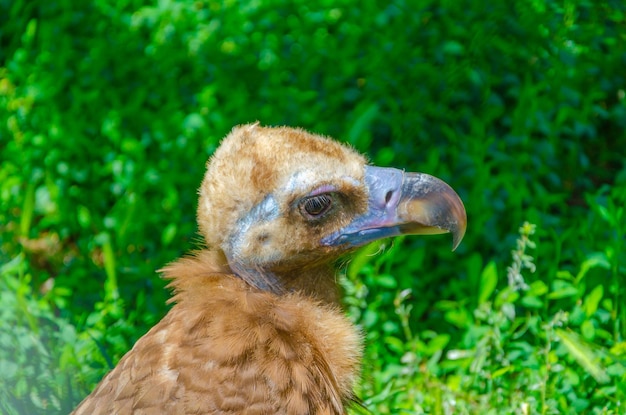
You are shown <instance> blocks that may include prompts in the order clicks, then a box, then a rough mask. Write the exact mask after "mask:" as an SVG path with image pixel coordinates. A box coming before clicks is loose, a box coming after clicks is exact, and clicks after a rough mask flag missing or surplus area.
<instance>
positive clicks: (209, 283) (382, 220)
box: [73, 123, 466, 415]
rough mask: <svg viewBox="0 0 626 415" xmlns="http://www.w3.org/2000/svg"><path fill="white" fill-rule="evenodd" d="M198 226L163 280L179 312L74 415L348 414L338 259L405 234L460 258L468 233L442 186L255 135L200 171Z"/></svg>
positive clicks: (237, 140) (309, 145) (348, 338)
mask: <svg viewBox="0 0 626 415" xmlns="http://www.w3.org/2000/svg"><path fill="white" fill-rule="evenodd" d="M197 220H198V227H199V232H200V234H201V236H202V237H203V239H204V241H203V242H204V245H203V246H205V247H204V248H203V249H200V250H198V251H196V252H193V253H192V254H190V255H189V256H186V257H183V258H182V259H179V260H177V261H175V262H173V263H171V264H169V265H167V266H166V267H165V268H163V269H162V270H161V272H162V273H163V275H164V277H165V278H168V279H169V280H171V283H170V285H169V287H170V288H171V289H172V291H173V297H172V298H171V300H170V301H171V302H172V303H173V304H174V305H173V307H172V308H171V309H170V310H169V312H168V313H167V314H166V316H165V317H164V318H163V319H162V320H161V321H160V322H159V323H157V324H156V325H155V326H154V327H153V328H152V329H151V330H150V331H149V332H148V333H147V334H145V335H144V336H143V337H142V338H140V339H139V340H138V341H137V342H136V343H135V345H134V347H133V348H132V349H131V350H130V351H129V352H128V353H127V354H126V355H125V356H124V357H123V358H122V359H121V360H120V362H119V363H118V365H117V366H116V367H115V368H114V369H113V370H112V371H111V372H109V373H108V374H107V375H106V376H105V377H104V378H103V380H102V381H101V382H100V384H99V385H98V386H97V387H96V389H95V390H94V391H93V392H92V393H91V394H90V395H89V396H87V397H86V398H85V399H84V400H83V401H82V402H81V403H80V404H79V406H78V407H77V408H76V409H75V410H74V412H73V413H74V414H77V415H83V414H85V415H87V414H88V415H93V414H138V415H139V414H146V415H147V414H246V415H268V414H290V415H291V414H293V415H296V414H302V415H304V414H318V415H322V414H325V415H331V414H332V415H339V414H345V413H346V408H347V407H348V406H349V405H350V404H351V403H352V402H353V401H354V400H355V399H356V398H355V397H354V396H353V386H354V384H355V381H356V380H357V378H358V376H359V364H360V359H361V354H362V351H361V335H360V333H359V331H358V329H357V328H356V327H354V325H353V324H351V323H350V321H349V320H348V318H347V317H346V316H345V315H344V314H343V312H342V311H341V307H340V295H339V292H338V288H337V284H336V269H335V265H336V264H337V262H338V261H337V260H338V259H339V258H340V257H342V256H343V255H345V254H346V253H349V252H352V251H354V250H355V249H356V248H358V247H360V246H363V245H365V244H367V243H370V242H372V241H375V240H378V239H381V238H387V237H391V236H395V235H401V234H436V233H444V232H450V233H452V235H453V249H454V248H456V246H457V245H458V244H459V242H460V241H461V239H462V237H463V235H464V233H465V227H466V214H465V208H464V207H463V203H462V202H461V200H460V198H459V196H458V195H457V194H456V193H455V191H454V190H452V188H451V187H450V186H448V185H447V184H446V183H444V182H443V181H441V180H439V179H437V178H435V177H433V176H430V175H427V174H422V173H408V172H404V171H402V170H398V169H394V168H382V167H376V166H372V165H370V164H368V162H367V160H366V159H365V158H364V157H363V156H362V155H360V154H359V153H357V152H356V151H355V150H353V149H351V148H349V147H347V146H345V145H343V144H340V143H338V142H336V141H333V140H332V139H330V138H326V137H322V136H319V135H315V134H312V133H308V132H306V131H304V130H301V129H295V128H289V127H262V126H260V125H259V124H258V123H256V124H249V125H242V126H238V127H235V128H234V129H233V130H232V131H231V132H230V133H229V134H228V135H227V136H226V137H225V138H224V139H223V140H222V142H221V144H220V146H219V147H218V148H217V150H216V151H215V153H214V154H213V156H212V157H211V158H210V159H209V161H208V162H207V165H206V174H205V176H204V179H203V181H202V184H201V187H200V189H199V202H198V210H197Z"/></svg>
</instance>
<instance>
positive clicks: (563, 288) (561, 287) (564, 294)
mask: <svg viewBox="0 0 626 415" xmlns="http://www.w3.org/2000/svg"><path fill="white" fill-rule="evenodd" d="M576 295H578V289H577V288H576V287H574V286H573V285H572V284H570V283H569V282H567V281H563V280H555V281H554V282H553V283H552V292H550V293H548V295H547V298H549V299H550V300H558V299H561V298H568V297H574V296H576Z"/></svg>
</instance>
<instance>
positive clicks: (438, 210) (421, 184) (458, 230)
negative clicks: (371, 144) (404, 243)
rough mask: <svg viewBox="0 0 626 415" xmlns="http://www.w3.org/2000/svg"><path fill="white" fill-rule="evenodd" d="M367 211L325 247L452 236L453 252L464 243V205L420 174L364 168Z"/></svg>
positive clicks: (438, 182) (328, 238)
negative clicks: (404, 237)
mask: <svg viewBox="0 0 626 415" xmlns="http://www.w3.org/2000/svg"><path fill="white" fill-rule="evenodd" d="M365 183H366V184H367V187H368V189H369V200H368V209H367V211H366V212H365V213H364V214H362V215H361V216H358V217H357V218H356V219H354V220H353V221H352V222H351V223H349V224H348V225H347V226H346V227H344V228H343V229H340V230H339V231H337V232H334V233H332V234H330V235H328V236H326V237H324V238H323V239H322V241H321V242H322V244H323V245H326V246H348V247H358V246H361V245H365V244H367V243H369V242H372V241H375V240H377V239H381V238H386V237H389V236H397V235H407V234H409V235H426V234H439V233H446V232H450V233H452V250H454V249H456V247H457V246H458V245H459V243H460V242H461V239H463V235H464V234H465V227H466V225H467V216H466V213H465V207H464V206H463V202H462V201H461V199H460V198H459V196H458V195H457V194H456V192H455V191H454V190H453V189H452V188H451V187H450V186H448V184H446V183H445V182H444V181H442V180H440V179H438V178H436V177H433V176H430V175H428V174H423V173H405V172H403V171H402V170H398V169H394V168H383V167H375V166H366V167H365Z"/></svg>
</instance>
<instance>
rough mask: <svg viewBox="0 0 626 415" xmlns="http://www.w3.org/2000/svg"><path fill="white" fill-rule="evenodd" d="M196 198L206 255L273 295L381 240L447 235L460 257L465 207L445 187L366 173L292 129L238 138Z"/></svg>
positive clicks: (330, 146)
mask: <svg viewBox="0 0 626 415" xmlns="http://www.w3.org/2000/svg"><path fill="white" fill-rule="evenodd" d="M199 192H200V200H199V205H198V223H199V228H200V233H201V234H202V236H203V237H204V239H205V241H206V243H207V245H208V246H209V247H210V248H211V249H216V250H221V251H222V252H223V253H224V256H225V258H226V260H227V261H228V266H229V267H230V269H231V270H232V271H233V273H234V274H236V275H238V276H239V277H241V278H242V279H244V280H245V281H246V282H248V283H249V284H250V285H251V286H254V287H256V288H259V289H263V290H269V291H273V292H275V293H280V292H282V291H284V289H285V288H286V287H290V288H291V289H293V288H298V284H296V283H294V281H293V280H294V279H303V280H304V279H305V278H307V277H306V276H307V275H309V276H311V275H314V276H315V278H317V277H319V275H320V274H323V272H320V271H319V270H320V269H326V268H325V267H327V266H328V264H330V263H332V262H333V261H334V260H336V259H337V258H338V257H339V256H341V255H343V254H345V253H346V252H350V251H352V250H354V249H355V248H358V247H360V246H362V245H365V244H367V243H369V242H372V241H374V240H377V239H381V238H386V237H390V236H395V235H401V234H435V233H444V232H451V233H452V235H453V249H454V248H456V246H457V245H458V244H459V242H460V241H461V239H462V238H463V234H464V233H465V226H466V214H465V208H464V207H463V203H462V202H461V200H460V198H459V197H458V195H457V194H456V193H455V192H454V190H452V188H451V187H450V186H448V185H447V184H446V183H444V182H443V181H441V180H439V179H437V178H435V177H433V176H430V175H427V174H422V173H407V172H404V171H402V170H398V169H393V168H381V167H375V166H371V165H368V163H367V161H366V159H365V158H364V157H363V156H362V155H360V154H359V153H357V152H356V151H354V150H353V149H351V148H349V147H347V146H345V145H342V144H340V143H338V142H336V141H333V140H331V139H328V138H325V137H321V136H318V135H314V134H310V133H307V132H305V131H303V130H300V129H293V128H287V127H280V128H265V127H261V126H259V125H258V124H251V125H244V126H240V127H236V128H235V129H233V131H232V132H231V133H230V134H229V135H228V136H227V137H226V138H225V139H224V140H223V141H222V143H221V145H220V147H219V148H218V149H217V150H216V151H215V153H214V154H213V156H212V157H211V158H210V159H209V161H208V163H207V171H206V174H205V177H204V180H203V182H202V185H201V187H200V190H199ZM309 271H311V272H309ZM310 278H313V277H309V279H310ZM303 284H304V285H306V284H309V285H310V284H312V283H311V281H308V283H307V282H304V283H303Z"/></svg>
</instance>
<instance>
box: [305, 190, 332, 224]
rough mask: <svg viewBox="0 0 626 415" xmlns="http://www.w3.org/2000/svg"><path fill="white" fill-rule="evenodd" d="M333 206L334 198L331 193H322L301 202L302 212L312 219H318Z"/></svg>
mask: <svg viewBox="0 0 626 415" xmlns="http://www.w3.org/2000/svg"><path fill="white" fill-rule="evenodd" d="M332 206H333V197H332V195H331V194H330V193H321V194H319V195H314V196H309V197H307V198H304V199H302V201H301V202H300V211H301V212H302V214H303V215H304V216H306V217H308V218H310V219H317V218H320V217H322V216H324V214H326V213H328V211H329V210H330V209H331V208H332Z"/></svg>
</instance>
